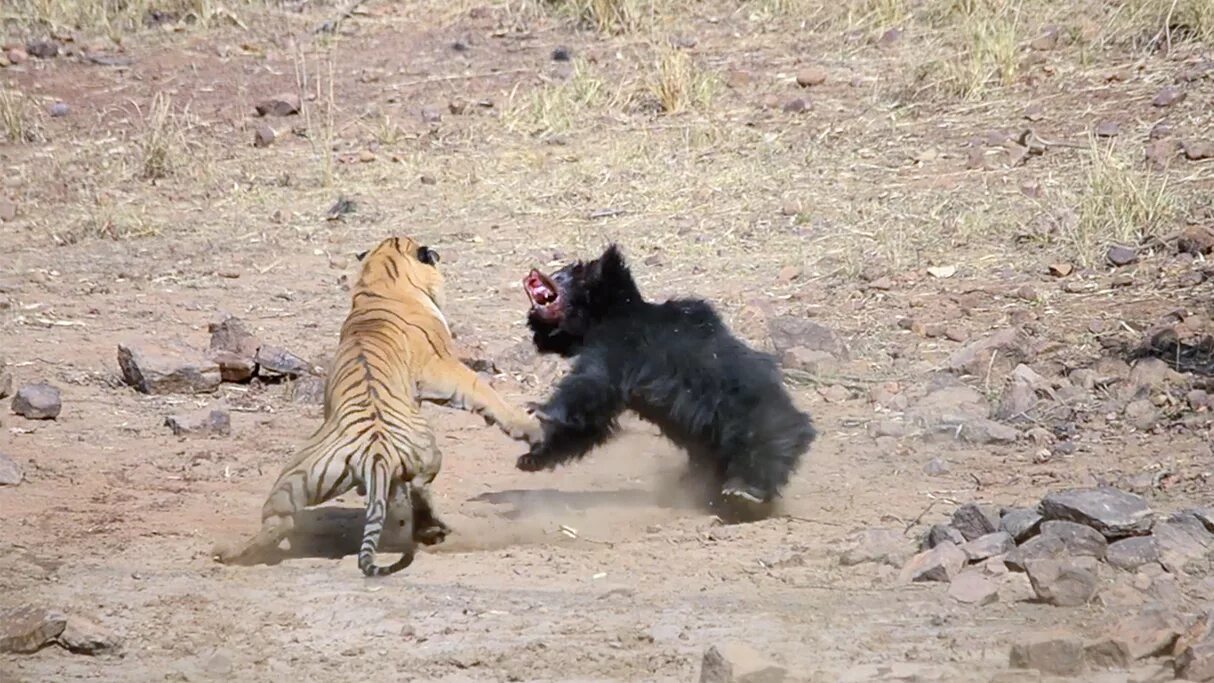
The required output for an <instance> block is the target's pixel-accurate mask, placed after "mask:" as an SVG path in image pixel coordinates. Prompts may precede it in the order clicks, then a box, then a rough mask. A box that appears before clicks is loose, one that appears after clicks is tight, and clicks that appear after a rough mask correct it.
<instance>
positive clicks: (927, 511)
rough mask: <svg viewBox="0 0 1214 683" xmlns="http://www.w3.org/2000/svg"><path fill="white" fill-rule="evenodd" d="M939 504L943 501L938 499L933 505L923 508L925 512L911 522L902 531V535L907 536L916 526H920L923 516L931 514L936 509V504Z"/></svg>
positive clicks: (929, 504)
mask: <svg viewBox="0 0 1214 683" xmlns="http://www.w3.org/2000/svg"><path fill="white" fill-rule="evenodd" d="M939 502H942V499H936V500H933V501H932V502H931V503H928V506H927V507H925V508H923V512H920V513H919V515H918V516H917V517H915V518H914V519H912V520H911V521H910V523H909V524H907V525H906V528H905V529H903V530H902V535H904V536H905V535H906V532H908V531H910V530H911V529H912V528H913V527H914V526H915V525H916V524H918V523H919V521H920V520H922V519H923V516H924V515H926V514H927V513H929V512H931V511H932V508H934V507H936V503H939Z"/></svg>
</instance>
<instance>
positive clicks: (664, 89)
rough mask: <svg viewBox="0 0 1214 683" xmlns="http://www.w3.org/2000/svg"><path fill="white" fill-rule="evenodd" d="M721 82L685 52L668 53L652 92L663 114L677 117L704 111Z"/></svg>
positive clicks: (654, 77) (653, 78)
mask: <svg viewBox="0 0 1214 683" xmlns="http://www.w3.org/2000/svg"><path fill="white" fill-rule="evenodd" d="M717 85H718V83H717V79H716V78H715V77H714V76H713V75H712V74H709V73H705V72H703V71H701V70H700V69H699V68H698V67H697V66H696V65H695V64H694V63H693V62H692V60H691V58H690V57H689V56H687V54H686V53H685V52H682V51H679V50H675V49H670V48H667V49H664V50H662V52H661V53H660V54H659V56H658V61H657V64H656V66H655V67H654V71H653V74H652V75H651V77H650V80H649V92H650V93H651V94H652V95H653V96H654V98H656V99H657V102H658V105H659V106H660V107H661V108H662V111H663V112H665V113H667V114H674V113H677V112H681V111H684V110H687V109H704V108H707V106H708V105H709V104H710V103H711V102H712V98H713V96H714V95H715V94H716V92H717Z"/></svg>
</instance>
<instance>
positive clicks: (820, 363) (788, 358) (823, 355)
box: [781, 346, 835, 375]
mask: <svg viewBox="0 0 1214 683" xmlns="http://www.w3.org/2000/svg"><path fill="white" fill-rule="evenodd" d="M781 363H782V365H783V366H784V367H785V368H788V369H790V370H802V371H804V372H808V373H810V374H812V375H817V374H821V373H822V371H823V370H825V369H827V368H829V367H831V366H833V365H835V357H834V356H832V355H830V354H829V353H827V352H825V351H815V350H813V349H807V348H805V347H804V346H794V347H792V348H791V349H788V350H787V351H785V352H784V355H783V357H782V358H781Z"/></svg>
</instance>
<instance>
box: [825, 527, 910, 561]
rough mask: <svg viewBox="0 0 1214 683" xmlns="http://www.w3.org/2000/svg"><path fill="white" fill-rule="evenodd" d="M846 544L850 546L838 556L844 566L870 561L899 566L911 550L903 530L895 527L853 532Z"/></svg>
mask: <svg viewBox="0 0 1214 683" xmlns="http://www.w3.org/2000/svg"><path fill="white" fill-rule="evenodd" d="M848 544H849V545H850V546H851V547H849V548H848V549H847V550H845V551H844V552H843V554H842V555H841V556H840V557H839V564H841V565H843V566H844V567H851V566H854V565H858V564H866V563H870V562H872V563H878V564H888V565H890V566H893V567H899V566H901V565H902V564H903V563H904V562H905V561H906V560H907V558H908V557H910V555H911V553H912V551H913V548H912V547H911V545H910V542H908V541H907V538H906V536H905V535H904V534H903V532H901V531H898V530H896V529H865V530H864V531H861V532H859V533H857V534H853V535H852V536H851V537H850V538H849V539H848Z"/></svg>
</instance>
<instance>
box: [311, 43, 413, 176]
mask: <svg viewBox="0 0 1214 683" xmlns="http://www.w3.org/2000/svg"><path fill="white" fill-rule="evenodd" d="M336 50H337V48H336V45H334V44H331V43H330V44H329V45H328V47H327V49H326V50H325V51H324V53H322V54H319V55H317V56H316V57H315V58H314V59H313V60H312V64H311V65H309V64H308V57H307V55H305V54H304V52H303V51H302V49H300V50H298V51H297V52H296V54H295V81H296V85H297V86H298V87H299V90H300V92H302V93H304V94H305V95H307V96H308V97H305V98H304V99H305V100H307V99H308V98H311V100H312V101H311V102H309V101H305V102H304V106H303V112H302V113H303V117H304V125H305V126H306V128H307V131H308V142H309V143H311V145H312V156H313V158H314V159H315V160H316V162H317V164H318V165H319V167H320V184H321V186H322V187H326V188H329V187H332V186H333V181H334V159H333V146H334V143H335V142H336V139H337V123H336V117H337V99H336V97H335V95H334V82H335V81H336V80H337V79H336V75H335V73H336V68H337V66H336V65H337V52H336ZM398 133H399V130H397V129H396V128H395V126H393V125H392V123H391V121H390V120H389V119H387V118H386V117H385V119H384V120H383V125H382V127H381V128H380V129H379V130H378V131H377V133H376V135H377V137H382V138H383V139H392V140H395V139H396V136H397V134H398Z"/></svg>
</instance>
